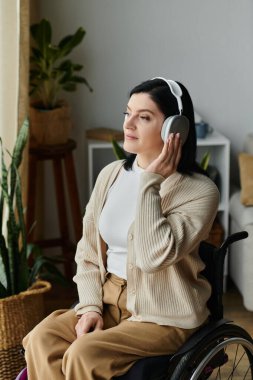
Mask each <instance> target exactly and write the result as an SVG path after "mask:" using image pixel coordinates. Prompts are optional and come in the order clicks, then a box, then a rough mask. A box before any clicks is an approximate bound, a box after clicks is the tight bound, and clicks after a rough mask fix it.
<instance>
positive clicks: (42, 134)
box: [29, 101, 72, 147]
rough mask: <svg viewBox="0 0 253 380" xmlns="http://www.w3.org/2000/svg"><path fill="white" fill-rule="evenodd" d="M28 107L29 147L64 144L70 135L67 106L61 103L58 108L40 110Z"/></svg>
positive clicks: (69, 115)
mask: <svg viewBox="0 0 253 380" xmlns="http://www.w3.org/2000/svg"><path fill="white" fill-rule="evenodd" d="M35 107H36V103H33V104H32V105H31V106H30V115H29V116H30V145H31V146H33V147H37V146H41V145H42V146H44V145H58V144H65V143H66V142H67V141H68V139H69V137H70V133H71V129H72V121H71V111H70V107H69V105H68V104H67V103H66V102H64V101H62V102H61V104H60V106H59V107H58V108H55V109H53V110H40V109H37V108H35Z"/></svg>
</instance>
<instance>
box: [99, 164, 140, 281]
mask: <svg viewBox="0 0 253 380" xmlns="http://www.w3.org/2000/svg"><path fill="white" fill-rule="evenodd" d="M143 170H144V169H142V168H140V167H139V166H138V165H137V161H136V160H135V161H134V163H133V169H132V170H129V171H127V170H125V169H124V168H122V170H121V171H120V173H119V175H118V177H117V179H116V181H115V182H114V183H113V185H112V186H111V188H110V189H109V192H108V195H107V199H106V203H105V205H104V208H103V210H102V212H101V215H100V219H99V232H100V235H101V236H102V239H103V240H104V241H105V242H106V244H107V246H108V249H107V271H108V272H110V273H113V274H116V275H117V276H119V277H121V278H124V279H127V274H126V262H127V234H128V230H129V227H130V225H131V224H132V222H133V221H134V218H135V210H136V202H137V197H138V192H139V180H140V174H141V173H142V172H143Z"/></svg>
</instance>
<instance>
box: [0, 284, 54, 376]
mask: <svg viewBox="0 0 253 380" xmlns="http://www.w3.org/2000/svg"><path fill="white" fill-rule="evenodd" d="M50 288H51V285H50V283H48V282H47V281H37V282H36V283H34V284H33V285H32V286H31V287H30V288H29V289H28V290H26V291H24V292H21V293H19V294H18V295H14V296H11V297H7V298H2V299H0V380H13V379H14V378H15V376H17V374H18V372H19V371H21V369H22V368H23V367H24V366H25V360H24V358H23V355H22V354H21V348H22V339H23V338H24V336H25V335H26V334H28V332H29V331H31V330H32V329H33V327H34V326H35V325H36V324H38V323H39V322H40V321H41V320H42V319H43V318H44V299H43V293H45V292H47V291H48V290H50Z"/></svg>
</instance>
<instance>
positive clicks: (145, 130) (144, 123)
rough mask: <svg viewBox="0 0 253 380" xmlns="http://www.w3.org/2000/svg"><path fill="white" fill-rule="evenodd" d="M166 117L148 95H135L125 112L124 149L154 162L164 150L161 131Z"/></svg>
mask: <svg viewBox="0 0 253 380" xmlns="http://www.w3.org/2000/svg"><path fill="white" fill-rule="evenodd" d="M164 119H165V116H164V114H163V113H162V112H161V111H160V110H159V108H158V106H157V105H156V103H155V102H154V101H153V100H152V99H151V97H150V96H149V94H147V93H138V94H133V95H132V96H131V97H130V99H129V102H128V105H127V110H126V112H125V121H124V124H123V129H124V135H125V139H124V149H125V151H127V152H129V153H135V154H137V155H139V156H142V157H143V158H145V161H152V160H153V159H154V158H156V157H157V156H158V155H159V154H160V152H161V150H162V148H163V144H164V143H163V141H162V138H161V129H162V125H163V122H164Z"/></svg>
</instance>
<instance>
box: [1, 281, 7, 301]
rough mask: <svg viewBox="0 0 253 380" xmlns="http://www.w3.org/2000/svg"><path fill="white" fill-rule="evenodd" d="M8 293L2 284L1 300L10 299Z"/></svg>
mask: <svg viewBox="0 0 253 380" xmlns="http://www.w3.org/2000/svg"><path fill="white" fill-rule="evenodd" d="M8 295H9V294H8V291H7V289H6V288H5V286H4V285H3V284H2V283H1V282H0V298H5V297H8Z"/></svg>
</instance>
